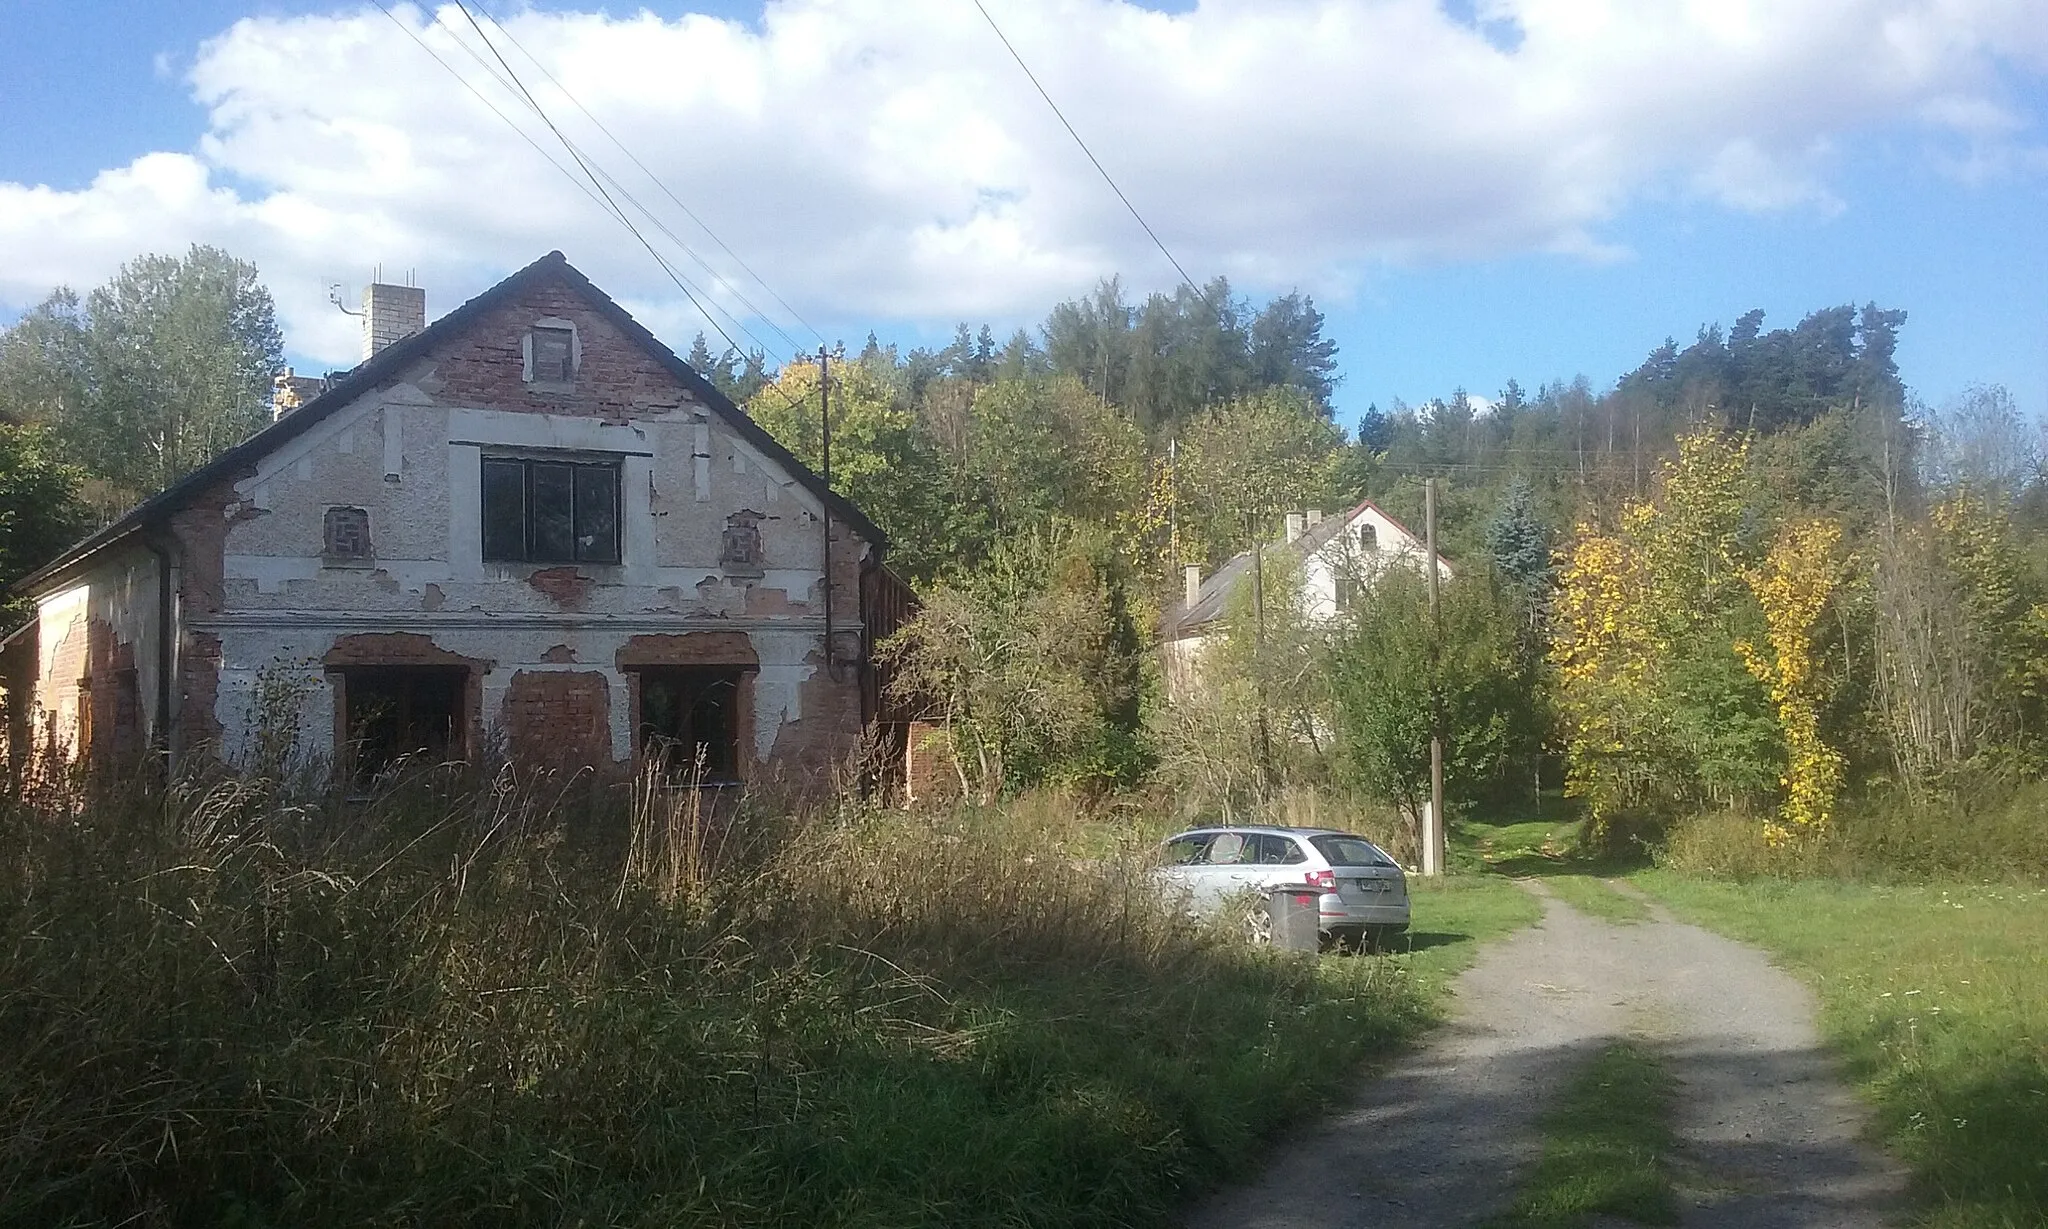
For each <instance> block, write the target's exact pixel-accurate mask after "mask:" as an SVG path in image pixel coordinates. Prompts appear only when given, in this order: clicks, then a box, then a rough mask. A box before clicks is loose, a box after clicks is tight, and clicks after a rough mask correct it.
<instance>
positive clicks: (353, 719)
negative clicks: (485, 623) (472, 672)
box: [342, 666, 469, 781]
mask: <svg viewBox="0 0 2048 1229" xmlns="http://www.w3.org/2000/svg"><path fill="white" fill-rule="evenodd" d="M468 683H469V671H468V670H466V669H464V668H463V667H461V666H364V667H358V668H353V669H349V670H345V671H343V672H342V703H343V705H344V706H345V708H346V710H347V711H346V712H345V713H344V714H343V726H344V728H345V730H346V731H347V738H348V755H349V758H350V760H351V762H352V763H353V764H354V769H355V776H356V779H357V780H358V781H369V780H372V779H374V778H375V777H377V776H378V775H379V774H380V773H383V772H384V771H386V770H387V769H389V768H390V767H391V766H392V765H393V764H395V763H397V762H398V761H400V760H402V759H404V758H406V757H408V756H417V757H419V758H422V759H425V760H427V761H429V762H432V763H440V762H442V761H445V760H451V759H460V758H462V730H463V695H464V693H465V692H466V691H467V690H468Z"/></svg>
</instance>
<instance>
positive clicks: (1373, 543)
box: [1358, 525, 1380, 554]
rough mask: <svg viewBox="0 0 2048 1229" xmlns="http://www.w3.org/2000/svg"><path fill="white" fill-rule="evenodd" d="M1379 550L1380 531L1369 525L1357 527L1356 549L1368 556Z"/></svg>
mask: <svg viewBox="0 0 2048 1229" xmlns="http://www.w3.org/2000/svg"><path fill="white" fill-rule="evenodd" d="M1379 548H1380V531H1379V530H1377V529H1375V528H1373V527H1372V526H1371V525H1360V526H1359V527H1358V549H1360V550H1362V551H1365V552H1366V553H1368V554H1370V553H1372V552H1373V551H1377V550H1378V549H1379Z"/></svg>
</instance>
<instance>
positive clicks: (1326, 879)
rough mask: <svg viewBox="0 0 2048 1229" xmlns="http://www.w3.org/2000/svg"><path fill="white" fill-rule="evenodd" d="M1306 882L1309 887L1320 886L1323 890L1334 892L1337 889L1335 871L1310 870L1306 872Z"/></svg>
mask: <svg viewBox="0 0 2048 1229" xmlns="http://www.w3.org/2000/svg"><path fill="white" fill-rule="evenodd" d="M1308 882H1309V886H1310V887H1315V888H1321V889H1322V890H1323V891H1325V892H1334V891H1336V890H1337V872H1336V871H1310V872H1309V873H1308Z"/></svg>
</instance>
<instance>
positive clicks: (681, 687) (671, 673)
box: [639, 666, 747, 784]
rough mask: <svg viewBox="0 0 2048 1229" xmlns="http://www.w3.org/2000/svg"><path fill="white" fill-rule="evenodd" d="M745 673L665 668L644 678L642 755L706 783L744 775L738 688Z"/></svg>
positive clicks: (647, 672) (642, 673) (643, 672)
mask: <svg viewBox="0 0 2048 1229" xmlns="http://www.w3.org/2000/svg"><path fill="white" fill-rule="evenodd" d="M746 673H747V672H746V671H744V670H734V669H730V668H727V667H705V666H667V667H660V668H653V669H644V670H641V671H640V672H639V675H640V752H641V754H642V755H647V756H662V757H666V759H667V762H668V766H669V770H670V772H671V773H672V774H675V775H678V776H687V777H695V776H697V775H698V771H699V769H698V765H699V764H700V763H701V764H702V779H703V780H704V781H705V782H706V783H707V784H726V783H731V782H736V781H738V780H739V776H740V689H741V686H742V684H743V683H744V682H745V680H746Z"/></svg>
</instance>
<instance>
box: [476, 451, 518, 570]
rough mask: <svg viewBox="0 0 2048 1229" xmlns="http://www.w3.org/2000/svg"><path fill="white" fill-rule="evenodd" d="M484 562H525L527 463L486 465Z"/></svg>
mask: <svg viewBox="0 0 2048 1229" xmlns="http://www.w3.org/2000/svg"><path fill="white" fill-rule="evenodd" d="M483 487H484V516H483V520H484V558H486V559H509V560H519V559H524V558H526V463H525V462H524V461H494V460H487V461H485V462H484V481H483Z"/></svg>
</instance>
